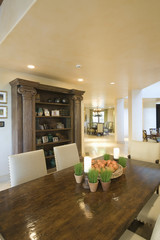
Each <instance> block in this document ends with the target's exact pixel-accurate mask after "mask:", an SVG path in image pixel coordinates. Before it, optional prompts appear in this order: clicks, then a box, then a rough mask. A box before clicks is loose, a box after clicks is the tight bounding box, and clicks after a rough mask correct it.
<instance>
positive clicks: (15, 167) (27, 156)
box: [8, 149, 47, 187]
mask: <svg viewBox="0 0 160 240" xmlns="http://www.w3.org/2000/svg"><path fill="white" fill-rule="evenodd" d="M8 159H9V171H10V181H11V187H14V186H16V185H19V184H21V183H25V182H28V181H31V180H33V179H36V178H39V177H42V176H45V175H46V174H47V169H46V162H45V156H44V151H43V150H42V149H41V150H36V151H31V152H25V153H19V154H15V155H11V156H8Z"/></svg>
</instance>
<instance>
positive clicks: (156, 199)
mask: <svg viewBox="0 0 160 240" xmlns="http://www.w3.org/2000/svg"><path fill="white" fill-rule="evenodd" d="M130 154H131V158H132V159H135V160H142V161H146V162H153V163H155V161H156V160H159V159H160V144H159V143H153V142H138V141H132V142H131V145H130ZM159 214H160V196H159V195H157V194H156V193H154V194H153V195H152V197H151V198H150V199H149V201H148V202H147V203H146V204H145V206H144V207H143V208H142V210H141V212H140V213H139V214H138V216H137V220H138V221H140V222H144V223H148V224H152V225H153V226H154V224H155V222H156V219H157V217H158V215H159Z"/></svg>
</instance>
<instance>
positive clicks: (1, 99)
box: [0, 90, 7, 104]
mask: <svg viewBox="0 0 160 240" xmlns="http://www.w3.org/2000/svg"><path fill="white" fill-rule="evenodd" d="M1 103H7V92H6V91H1V90H0V104H1Z"/></svg>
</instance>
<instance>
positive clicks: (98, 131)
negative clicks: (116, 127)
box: [97, 123, 103, 134]
mask: <svg viewBox="0 0 160 240" xmlns="http://www.w3.org/2000/svg"><path fill="white" fill-rule="evenodd" d="M98 133H103V123H98V124H97V134H98Z"/></svg>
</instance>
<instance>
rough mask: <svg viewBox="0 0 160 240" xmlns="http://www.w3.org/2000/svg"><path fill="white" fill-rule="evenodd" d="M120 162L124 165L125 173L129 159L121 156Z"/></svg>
mask: <svg viewBox="0 0 160 240" xmlns="http://www.w3.org/2000/svg"><path fill="white" fill-rule="evenodd" d="M118 163H119V164H120V165H121V166H122V167H123V174H125V171H126V168H127V159H126V158H125V157H120V158H119V159H118Z"/></svg>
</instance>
